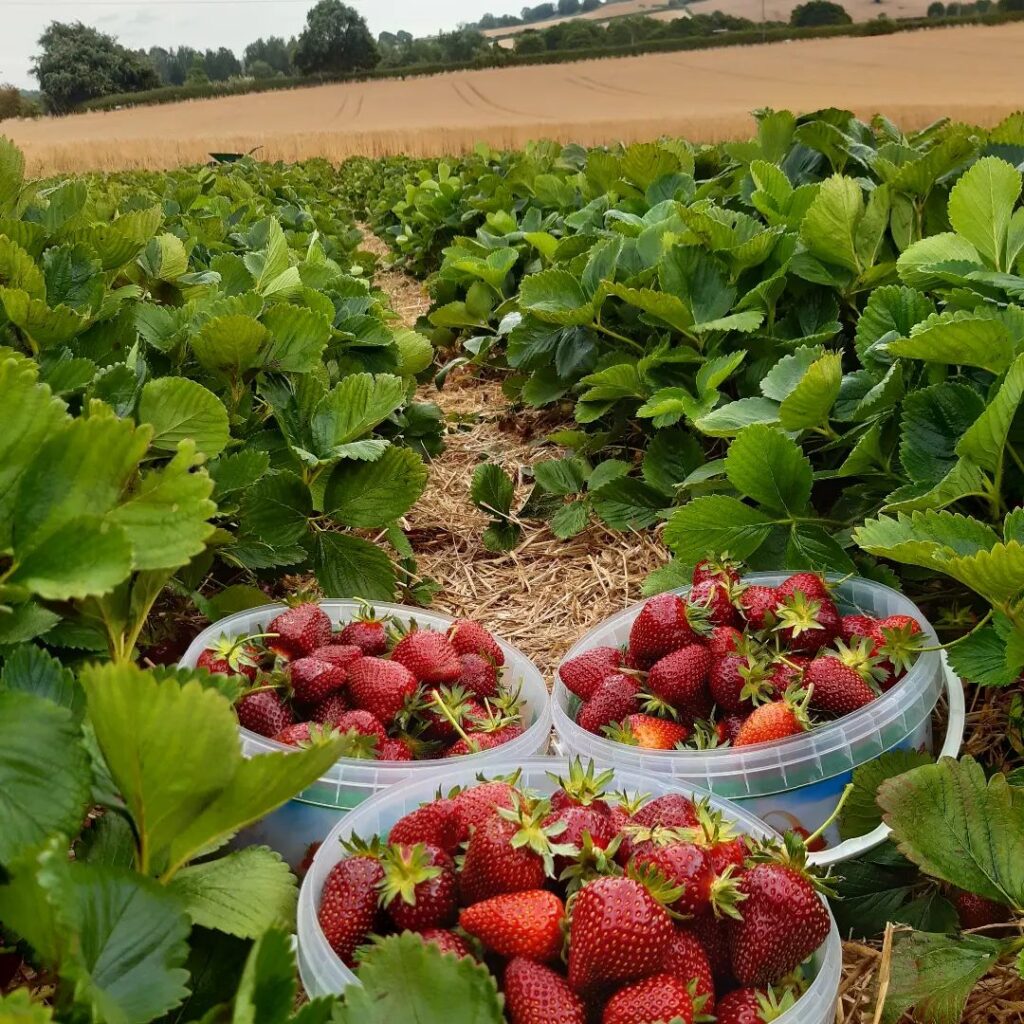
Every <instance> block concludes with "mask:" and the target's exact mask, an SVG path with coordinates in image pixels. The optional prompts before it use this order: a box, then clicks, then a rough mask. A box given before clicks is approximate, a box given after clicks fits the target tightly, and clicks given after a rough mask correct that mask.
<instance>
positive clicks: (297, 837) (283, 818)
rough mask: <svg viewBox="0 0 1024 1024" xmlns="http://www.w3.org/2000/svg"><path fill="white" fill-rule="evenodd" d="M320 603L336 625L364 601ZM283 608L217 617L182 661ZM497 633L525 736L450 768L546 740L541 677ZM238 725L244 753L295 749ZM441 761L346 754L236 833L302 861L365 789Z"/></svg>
mask: <svg viewBox="0 0 1024 1024" xmlns="http://www.w3.org/2000/svg"><path fill="white" fill-rule="evenodd" d="M320 607H321V608H323V610H324V611H325V612H327V614H328V615H329V616H330V618H331V621H332V622H333V623H334V624H335V626H337V625H339V624H344V623H346V622H349V621H351V620H352V619H354V618H355V617H356V616H357V614H358V613H359V612H360V611H361V610H362V606H361V605H360V604H359V603H358V602H356V601H333V600H332V601H321V602H320ZM373 607H374V609H375V610H376V611H377V612H378V613H379V614H380V615H382V616H383V615H390V616H392V617H393V618H394V619H395V620H397V621H398V622H402V623H405V624H408V623H410V622H412V621H415V622H417V623H418V624H419V625H420V626H421V627H426V628H431V629H437V630H442V631H443V630H447V628H448V627H449V626H450V625H451V623H452V619H450V618H449V617H448V616H445V615H438V614H436V613H435V612H426V611H423V610H422V609H420V608H409V607H406V606H405V605H392V604H380V603H374V605H373ZM284 610H285V606H284V605H280V604H273V605H263V606H262V607H260V608H253V609H251V610H249V611H245V612H239V613H238V614H236V615H231V616H228V618H226V619H221V620H220V621H219V622H215V623H214V624H213V625H212V626H210V627H209V628H208V629H205V630H203V632H202V633H200V634H199V635H198V636H197V637H196V638H195V640H193V641H192V643H191V645H190V646H189V648H188V650H187V651H186V652H185V656H184V657H183V658H182V659H181V662H180V664H181V665H182V667H187V668H193V667H195V664H196V662H197V660H198V659H199V655H200V654H201V653H202V652H203V651H204V650H205V649H206V647H207V646H208V645H209V644H210V643H212V642H214V641H215V640H217V639H218V638H219V637H221V636H222V635H224V636H228V637H235V636H246V635H250V634H254V633H264V632H266V627H267V625H268V624H269V623H270V622H271V620H272V619H274V618H275V616H277V615H279V614H280V613H281V612H283V611H284ZM497 639H498V643H499V644H500V645H501V649H502V651H503V652H504V654H505V669H504V673H503V675H502V680H503V682H504V684H505V685H506V686H521V688H522V697H523V717H524V720H525V722H526V725H527V727H526V729H525V731H524V732H523V734H522V736H518V737H516V739H514V740H511V741H509V742H508V743H505V744H503V745H502V746H500V747H496V748H495V749H493V750H484V751H481V752H480V753H479V754H469V755H467V756H466V757H460V758H453V759H451V760H449V761H446V762H442V763H443V764H445V765H448V766H450V768H451V770H453V771H454V770H455V769H456V766H458V767H459V768H461V767H462V766H463V765H465V766H466V770H467V771H469V772H471V773H473V774H475V773H476V772H480V771H491V770H492V767H491V766H492V765H493V763H494V762H495V761H500V762H504V761H509V760H513V761H514V760H517V759H519V760H521V759H523V758H527V757H532V756H534V755H536V754H542V753H544V752H546V750H547V748H548V743H549V742H550V735H551V706H550V698H549V696H548V690H547V686H546V685H545V683H544V677H543V676H542V675H541V674H540V672H539V671H538V670H537V668H536V667H535V666H534V664H533V662H531V661H530V659H529V658H527V657H526V655H525V654H523V653H521V652H520V651H518V650H516V648H514V647H512V646H510V645H509V644H507V643H505V642H504V641H502V640H501V639H500V638H497ZM238 731H239V734H240V737H241V741H242V753H243V754H244V755H245V756H246V757H254V756H256V755H259V754H268V753H272V752H275V751H277V752H280V751H284V752H288V751H289V750H291V749H292V748H291V747H288V746H285V745H284V744H281V743H275V742H274V741H273V740H270V739H267V738H266V737H265V736H260V735H258V734H257V733H254V732H250V731H249V730H248V729H242V728H239V730H238ZM440 764H441V763H439V762H438V761H368V760H359V759H357V758H342V759H341V760H339V761H338V762H337V763H336V764H335V765H334V767H333V768H332V769H331V770H330V771H329V772H328V773H327V774H326V775H324V776H323V777H322V778H321V779H319V780H318V781H317V782H316V783H315V784H314V785H312V786H310V787H309V788H308V789H305V790H303V791H302V792H301V793H300V794H299V795H298V796H297V797H295V798H294V799H293V800H291V801H289V802H288V803H287V804H285V805H284V806H283V807H281V808H279V809H278V810H276V811H274V812H273V813H272V814H269V815H267V817H265V818H263V819H262V820H261V821H259V822H257V823H256V824H255V825H253V826H251V827H250V828H248V829H246V830H245V832H244V833H242V834H241V835H240V836H239V837H238V840H237V842H239V843H241V844H242V845H249V844H251V843H259V844H265V845H267V846H270V847H272V848H273V849H275V850H277V852H278V853H280V854H281V856H282V857H284V859H285V860H286V861H287V862H288V863H289V864H290V865H291V866H292V867H293V868H294V867H296V866H297V865H299V864H300V863H301V862H302V860H303V858H304V857H305V856H306V852H307V850H308V849H309V847H310V845H311V844H313V843H318V842H320V841H321V840H322V839H323V837H324V836H325V835H327V833H328V832H329V831H330V830H331V829H332V828H333V827H334V825H336V824H337V822H338V820H339V818H341V817H342V816H343V815H345V814H346V813H347V812H348V811H350V810H352V808H354V807H357V806H358V805H359V804H361V803H362V802H363V801H364V800H365V799H367V797H370V796H373V794H374V793H376V792H378V791H379V790H381V789H385V788H387V787H388V786H393V785H395V783H398V782H404V781H406V780H407V779H418V778H423V777H425V776H427V775H436V773H437V771H438V769H439V767H440ZM446 770H447V769H446Z"/></svg>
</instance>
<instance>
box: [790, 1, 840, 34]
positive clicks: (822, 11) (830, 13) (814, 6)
mask: <svg viewBox="0 0 1024 1024" xmlns="http://www.w3.org/2000/svg"><path fill="white" fill-rule="evenodd" d="M789 23H790V24H791V25H795V26H797V27H798V28H811V27H813V26H815V25H852V24H853V18H851V17H850V15H849V14H847V13H846V8H845V7H843V6H842V5H840V4H835V3H832V0H807V3H805V4H798V5H797V6H796V7H794V8H793V10H792V12H791V13H790V15H789Z"/></svg>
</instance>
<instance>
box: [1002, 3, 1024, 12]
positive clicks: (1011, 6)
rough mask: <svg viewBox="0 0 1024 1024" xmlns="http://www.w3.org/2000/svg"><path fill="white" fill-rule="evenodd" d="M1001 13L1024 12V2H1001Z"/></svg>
mask: <svg viewBox="0 0 1024 1024" xmlns="http://www.w3.org/2000/svg"><path fill="white" fill-rule="evenodd" d="M999 10H1001V11H1024V0H999Z"/></svg>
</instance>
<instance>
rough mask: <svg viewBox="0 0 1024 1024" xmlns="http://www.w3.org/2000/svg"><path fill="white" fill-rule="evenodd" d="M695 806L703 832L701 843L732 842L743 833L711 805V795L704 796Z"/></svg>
mask: <svg viewBox="0 0 1024 1024" xmlns="http://www.w3.org/2000/svg"><path fill="white" fill-rule="evenodd" d="M694 807H695V808H696V812H697V822H698V824H699V826H700V830H701V833H702V834H703V841H702V843H701V845H703V846H718V845H719V844H720V843H731V842H732V841H733V840H734V839H736V838H738V837H739V836H740V835H741V833H740V832H739V830H738V829H736V828H734V827H733V825H732V823H731V822H730V821H729V820H728V819H727V818H726V817H725V815H724V814H723V813H722V812H721V811H720V810H718V809H717V808H716V807H712V806H711V800H710V798H709V797H706V796H705V797H702V798H701V799H700V800H698V801H697V802H696V803H695V804H694Z"/></svg>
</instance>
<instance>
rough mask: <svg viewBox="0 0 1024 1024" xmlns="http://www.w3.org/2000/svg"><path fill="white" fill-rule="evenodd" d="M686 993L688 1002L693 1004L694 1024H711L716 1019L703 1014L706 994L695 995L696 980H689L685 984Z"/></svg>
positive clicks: (711, 1015) (710, 1014) (713, 1016)
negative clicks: (688, 997) (688, 995)
mask: <svg viewBox="0 0 1024 1024" xmlns="http://www.w3.org/2000/svg"><path fill="white" fill-rule="evenodd" d="M686 991H687V992H688V993H689V994H690V1002H691V1003H693V1020H694V1024H712V1022H713V1021H714V1020H716V1017H715V1015H714V1014H713V1013H705V1012H704V1007H705V1006H706V1005H707V1001H708V996H707V993H706V992H705V993H702V994H701V995H698V994H697V979H696V978H691V979H690V980H689V981H688V982H687V984H686Z"/></svg>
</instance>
